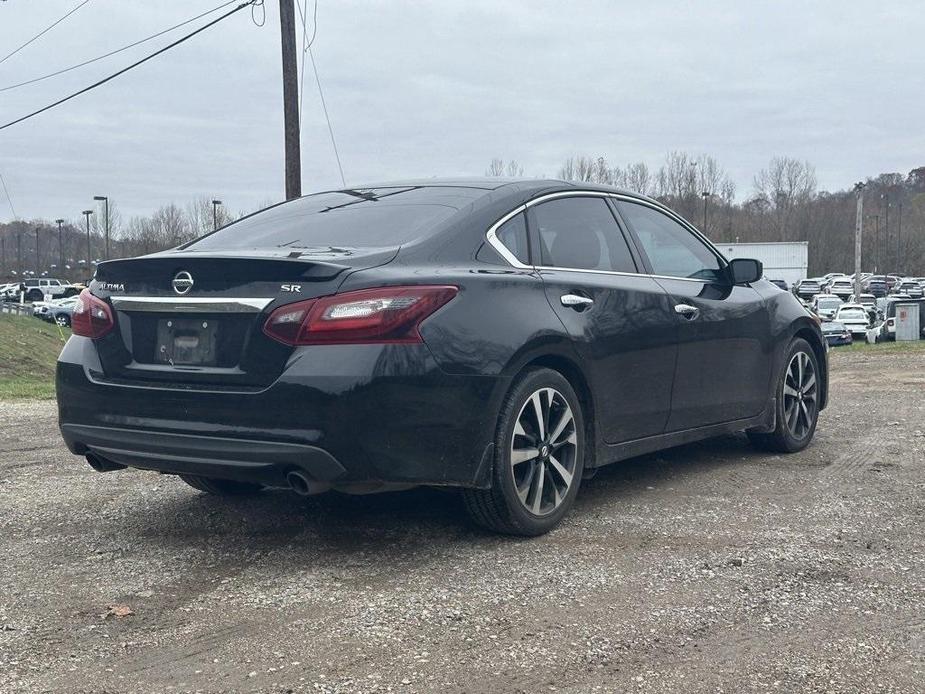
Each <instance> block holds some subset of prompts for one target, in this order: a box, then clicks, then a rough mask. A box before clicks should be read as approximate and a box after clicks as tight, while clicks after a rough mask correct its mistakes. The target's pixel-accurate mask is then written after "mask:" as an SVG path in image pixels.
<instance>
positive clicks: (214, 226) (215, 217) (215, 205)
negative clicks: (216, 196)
mask: <svg viewBox="0 0 925 694" xmlns="http://www.w3.org/2000/svg"><path fill="white" fill-rule="evenodd" d="M221 204H222V201H221V200H213V201H212V231H215V230H216V229H218V206H219V205H221Z"/></svg>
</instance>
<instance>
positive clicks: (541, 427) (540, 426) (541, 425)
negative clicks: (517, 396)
mask: <svg viewBox="0 0 925 694" xmlns="http://www.w3.org/2000/svg"><path fill="white" fill-rule="evenodd" d="M541 392H542V391H539V390H538V391H536V392H535V393H534V394H533V397H532V398H530V401H531V402H532V403H533V414H534V416H535V417H536V436H537V438H538V439H545V438H546V418H545V417H544V416H543V403H542V402H541V400H540V393H541Z"/></svg>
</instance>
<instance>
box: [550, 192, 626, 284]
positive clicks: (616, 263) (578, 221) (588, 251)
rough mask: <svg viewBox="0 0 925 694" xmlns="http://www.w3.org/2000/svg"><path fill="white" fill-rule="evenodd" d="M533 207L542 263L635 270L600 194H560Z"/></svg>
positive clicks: (613, 269) (585, 268) (622, 239)
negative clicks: (596, 196)
mask: <svg viewBox="0 0 925 694" xmlns="http://www.w3.org/2000/svg"><path fill="white" fill-rule="evenodd" d="M532 209H533V219H534V220H535V222H536V226H537V232H538V233H537V235H538V237H539V240H540V254H541V257H542V264H543V265H545V266H547V267H561V268H572V269H579V270H609V271H614V272H636V264H635V263H634V262H633V256H632V255H631V254H630V250H629V247H628V246H627V245H626V239H625V238H624V237H623V232H621V231H620V227H619V226H617V221H616V219H614V216H613V213H611V211H610V208H609V207H608V206H607V203H606V202H605V201H604V199H603V198H592V197H587V198H582V197H575V198H561V199H558V200H550V201H549V202H544V203H542V204H539V205H536V206H535V207H533V208H532Z"/></svg>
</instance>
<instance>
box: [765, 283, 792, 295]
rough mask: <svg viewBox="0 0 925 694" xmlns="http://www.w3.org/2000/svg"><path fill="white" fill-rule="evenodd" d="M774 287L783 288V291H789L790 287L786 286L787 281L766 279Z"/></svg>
mask: <svg viewBox="0 0 925 694" xmlns="http://www.w3.org/2000/svg"><path fill="white" fill-rule="evenodd" d="M768 281H769V282H770V283H771V284H773V285H774V286H775V287H779V288H780V289H783V290H784V291H785V292H786V291H790V287H788V286H787V283H786V282H785V281H784V280H768Z"/></svg>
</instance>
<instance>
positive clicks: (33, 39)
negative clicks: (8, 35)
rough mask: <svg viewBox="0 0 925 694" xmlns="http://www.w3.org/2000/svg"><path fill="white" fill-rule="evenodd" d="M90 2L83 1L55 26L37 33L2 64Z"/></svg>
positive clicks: (88, 0)
mask: <svg viewBox="0 0 925 694" xmlns="http://www.w3.org/2000/svg"><path fill="white" fill-rule="evenodd" d="M88 2H90V0H83V2H82V3H80V4H79V5H78V6H77V7H75V8H74V9H73V10H71V11H70V12H68V13H67V14H66V15H64V16H63V17H62V18H61V19H59V20H58V21H56V22H55V23H54V24H52V25H51V26H49V27H46V28H45V29H42V31H40V32H39V33H37V34H36V35H35V36H33V37H32V38H31V39H29V40H28V41H26V42H25V43H24V44H23V45H21V46H20V47H19V48H17V49H16V50H14V51H13V52H12V53H7V54H6V55H5V56H3V57H2V58H0V63H3V62H6V60H7V59H8V58H12V57H13V56H14V55H16V54H17V53H19V52H20V51H21V50H22V49H23V48H25V47H26V46H28V45H29V44H30V43H32V42H33V41H35V40H37V39H39V38H41V37H42V36H44V35H45V34H47V33H48V32H49V31H51V30H52V29H54V28H55V27H56V26H58V25H59V24H60V23H61V22H63V21H64V20H65V19H67V18H68V17H70V16H71V15H72V14H74V13H75V12H76V11H77V10H79V9H80V8H81V7H83V6H84V5H86V4H87V3H88Z"/></svg>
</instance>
